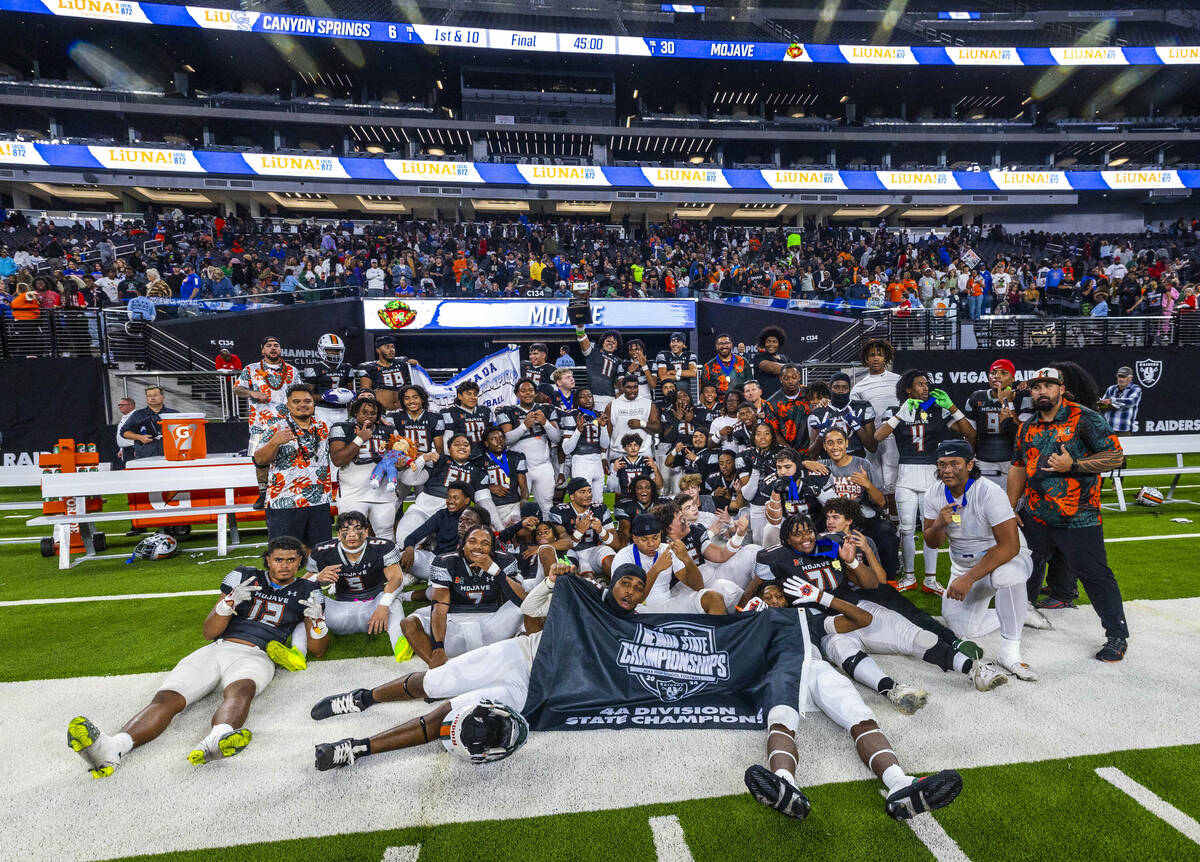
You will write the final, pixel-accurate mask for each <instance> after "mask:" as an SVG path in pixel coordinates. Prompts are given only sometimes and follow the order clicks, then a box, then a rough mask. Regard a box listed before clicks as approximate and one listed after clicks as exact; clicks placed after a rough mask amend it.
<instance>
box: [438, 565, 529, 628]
mask: <svg viewBox="0 0 1200 862" xmlns="http://www.w3.org/2000/svg"><path fill="white" fill-rule="evenodd" d="M492 560H493V561H495V563H496V565H497V566H499V568H500V571H498V572H496V574H494V575H492V574H488V573H487V572H485V571H481V570H479V569H476V568H474V567H473V566H469V565H467V561H466V560H465V559H463V555H462V554H444V555H443V556H440V557H434V560H433V563H431V564H430V567H429V583H430V584H431V585H432V586H436V587H445V588H446V589H448V590H449V591H450V602H449V605H450V608H449V610H450V613H452V614H460V613H491V612H493V611H497V610H499V609H500V606H501V605H502V604H504V603H505V602H506V601H508V602H512V603H513V604H514V605H518V606H520V604H521V599H520V598H518V597H517V594H516V593H515V592H513V589H512V587H511V586H510V585H509V583H508V579H509V578H519V577H520V568H519V567H518V566H517V560H516V558H515V557H513V556H512V555H511V554H504V553H499V552H497V553H494V554H492Z"/></svg>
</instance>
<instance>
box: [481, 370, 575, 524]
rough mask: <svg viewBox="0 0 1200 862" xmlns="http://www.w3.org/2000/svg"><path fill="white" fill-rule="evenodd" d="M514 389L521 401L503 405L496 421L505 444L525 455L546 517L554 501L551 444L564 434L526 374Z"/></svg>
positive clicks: (529, 476)
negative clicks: (538, 398) (553, 420)
mask: <svg viewBox="0 0 1200 862" xmlns="http://www.w3.org/2000/svg"><path fill="white" fill-rule="evenodd" d="M513 389H514V392H515V394H516V396H517V403H516V404H510V405H507V406H504V407H501V408H499V409H498V410H497V411H496V422H497V424H498V425H499V426H500V430H501V431H503V432H504V440H505V443H506V444H507V445H508V446H509V447H510V448H512V449H515V450H516V451H518V452H520V453H521V454H522V455H524V456H525V472H526V476H527V480H526V481H527V482H528V483H529V490H530V492H531V493H532V494H533V499H534V500H535V501H536V502H537V504H538V506H539V507H541V510H542V515H543V517H544V516H545V515H547V514H548V513H549V512H550V507H551V506H552V505H553V504H554V487H555V484H554V463H553V461H552V460H551V457H550V447H551V446H552V445H554V444H555V443H557V442H558V441H559V440H560V439H562V433H561V431H560V430H559V428H558V426H557V425H555V424H554V423H553V422H551V421H550V420H549V419H548V418H547V416H548V415H549V413H550V408H548V407H545V406H543V405H541V404H538V403H537V400H536V399H537V387H536V385H535V384H534V382H533V381H532V380H530V379H529V378H528V377H522V378H521V379H520V380H518V381H517V382H516V385H515V386H514V387H513Z"/></svg>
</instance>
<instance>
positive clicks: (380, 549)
mask: <svg viewBox="0 0 1200 862" xmlns="http://www.w3.org/2000/svg"><path fill="white" fill-rule="evenodd" d="M399 564H400V552H399V551H397V550H396V545H395V544H394V543H392V542H389V541H388V540H387V539H379V538H376V537H374V536H372V537H370V538H368V539H367V542H366V544H365V545H363V547H362V552H361V553H360V554H359V557H358V560H357V561H355V562H351V561H350V559H349V558H348V557H347V556H346V553H345V551H343V550H342V544H341V542H339V541H338V540H337V539H330V540H329V541H328V542H321V543H320V544H319V545H317V546H316V547H315V548H313V550H312V554H310V555H309V558H308V570H309V571H310V572H312V573H314V574H315V573H317V572H319V571H321V569H323V568H325V567H326V566H341V567H342V568H341V571H340V572H338V579H337V581H336V582H335V583H334V587H333V592H334V598H336V599H337V600H338V601H362V600H365V599H373V598H375V596H377V595H379V594H380V593H381V592H383V588H384V586H386V585H387V577H386V576H385V575H384V573H383V570H384V567H385V566H391V565H399Z"/></svg>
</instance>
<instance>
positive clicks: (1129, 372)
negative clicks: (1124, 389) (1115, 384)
mask: <svg viewBox="0 0 1200 862" xmlns="http://www.w3.org/2000/svg"><path fill="white" fill-rule="evenodd" d="M1117 376H1118V377H1132V376H1133V369H1132V368H1130V367H1129V366H1128V365H1122V366H1121V367H1120V368H1118V369H1117Z"/></svg>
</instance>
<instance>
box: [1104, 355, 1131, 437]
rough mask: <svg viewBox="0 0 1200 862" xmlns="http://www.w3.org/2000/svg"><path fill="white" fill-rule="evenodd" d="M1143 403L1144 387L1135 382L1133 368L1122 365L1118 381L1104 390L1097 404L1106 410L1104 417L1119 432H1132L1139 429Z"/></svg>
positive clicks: (1118, 372)
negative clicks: (1140, 411)
mask: <svg viewBox="0 0 1200 862" xmlns="http://www.w3.org/2000/svg"><path fill="white" fill-rule="evenodd" d="M1141 404H1142V387H1140V386H1138V385H1137V384H1136V383H1134V382H1133V369H1132V368H1130V367H1129V366H1128V365H1122V366H1121V367H1120V368H1118V369H1117V382H1116V383H1114V384H1113V385H1112V386H1110V387H1108V388H1107V389H1105V390H1104V397H1103V398H1101V399H1100V400H1099V401H1097V402H1096V406H1097V407H1099V408H1100V409H1101V410H1102V411H1104V418H1105V420H1106V421H1107V422H1108V425H1109V427H1110V428H1112V430H1113V431H1114V432H1116V433H1118V434H1131V433H1133V432H1135V431H1137V430H1138V422H1137V415H1138V407H1140V406H1141Z"/></svg>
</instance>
